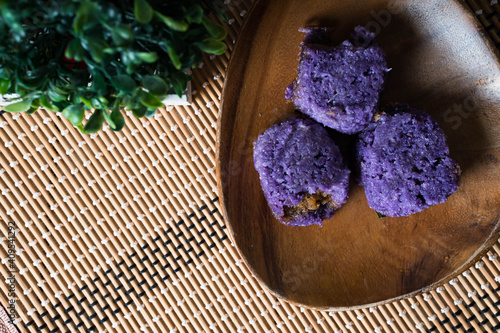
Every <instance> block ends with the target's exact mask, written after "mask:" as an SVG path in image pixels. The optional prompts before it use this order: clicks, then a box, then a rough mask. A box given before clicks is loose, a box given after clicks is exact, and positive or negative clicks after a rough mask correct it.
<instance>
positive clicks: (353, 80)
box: [285, 26, 389, 134]
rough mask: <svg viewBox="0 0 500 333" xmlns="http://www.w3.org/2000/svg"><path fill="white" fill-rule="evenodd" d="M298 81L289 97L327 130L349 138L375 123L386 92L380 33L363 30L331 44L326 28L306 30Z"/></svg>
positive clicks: (292, 87)
mask: <svg viewBox="0 0 500 333" xmlns="http://www.w3.org/2000/svg"><path fill="white" fill-rule="evenodd" d="M300 31H302V32H306V35H305V37H304V40H303V41H302V43H301V53H300V60H299V65H298V70H297V78H296V79H295V81H294V82H293V83H292V84H291V85H290V86H289V87H288V88H287V90H286V92H285V97H286V98H287V99H291V100H292V101H293V103H294V106H295V108H297V109H298V110H299V111H301V112H303V113H305V114H307V115H308V116H310V117H311V118H313V119H315V120H316V121H318V122H320V123H322V124H323V125H325V126H328V127H330V128H333V129H335V130H337V131H339V132H342V133H346V134H354V133H357V132H359V131H361V130H363V129H364V128H365V127H366V126H367V125H368V123H369V122H370V121H371V120H372V118H373V115H374V113H375V110H376V109H377V106H378V102H379V94H380V92H381V91H382V90H383V88H384V82H385V76H386V73H387V72H388V71H389V70H388V68H387V62H386V54H385V52H384V50H383V49H382V48H381V47H380V46H379V45H378V44H377V43H376V42H375V40H374V39H375V35H374V34H373V33H371V32H369V31H367V30H366V29H365V28H364V27H361V26H358V27H356V28H355V29H354V33H353V34H352V35H351V38H350V39H349V40H346V41H344V42H343V43H342V44H341V45H339V46H332V45H330V44H331V43H329V39H328V38H327V37H322V35H324V36H326V34H327V29H326V28H322V27H305V28H302V29H301V30H300Z"/></svg>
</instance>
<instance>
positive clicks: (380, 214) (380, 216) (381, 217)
mask: <svg viewBox="0 0 500 333" xmlns="http://www.w3.org/2000/svg"><path fill="white" fill-rule="evenodd" d="M376 213H377V216H378V218H379V219H383V218H384V217H387V216H385V215H384V214H382V213H379V212H376Z"/></svg>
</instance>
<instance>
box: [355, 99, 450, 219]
mask: <svg viewBox="0 0 500 333" xmlns="http://www.w3.org/2000/svg"><path fill="white" fill-rule="evenodd" d="M449 153H450V152H449V149H448V145H447V143H446V139H445V137H444V134H443V131H442V130H441V129H440V128H439V125H438V123H437V122H436V121H435V120H434V119H433V118H432V117H431V116H429V115H428V114H426V113H425V112H423V111H419V110H416V109H412V108H410V107H408V106H397V107H392V108H390V109H388V110H387V113H382V114H381V115H380V119H378V120H376V121H374V122H372V123H370V125H368V127H367V128H366V130H364V131H363V132H361V133H360V134H359V139H358V142H357V159H358V164H359V166H360V185H362V186H364V188H365V193H366V198H367V200H368V204H369V205H370V207H371V208H373V209H375V210H376V211H377V212H379V213H381V214H383V215H386V216H393V217H396V216H408V215H411V214H414V213H417V212H420V211H422V210H424V209H426V208H428V207H430V206H432V205H436V204H439V203H443V202H445V201H446V200H447V199H448V197H449V196H450V195H452V194H453V193H454V192H455V191H456V190H457V188H458V179H459V176H460V168H459V166H458V164H457V163H456V162H455V161H454V160H453V159H451V158H450V156H449Z"/></svg>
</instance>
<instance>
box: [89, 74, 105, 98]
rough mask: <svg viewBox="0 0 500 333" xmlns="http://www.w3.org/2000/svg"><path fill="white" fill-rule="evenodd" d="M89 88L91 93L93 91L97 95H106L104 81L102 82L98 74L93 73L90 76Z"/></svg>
mask: <svg viewBox="0 0 500 333" xmlns="http://www.w3.org/2000/svg"><path fill="white" fill-rule="evenodd" d="M91 88H92V91H94V92H96V93H98V94H105V93H106V81H105V80H104V76H103V75H101V74H100V73H99V72H95V73H94V74H93V75H92V85H91Z"/></svg>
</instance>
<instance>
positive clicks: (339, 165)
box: [253, 117, 350, 227]
mask: <svg viewBox="0 0 500 333" xmlns="http://www.w3.org/2000/svg"><path fill="white" fill-rule="evenodd" d="M253 157H254V165H255V169H256V170H257V172H258V173H259V177H260V183H261V185H262V190H263V191H264V195H265V197H266V200H267V203H268V204H269V207H270V208H271V211H272V213H273V215H274V216H275V217H276V219H277V220H278V221H280V222H281V223H283V224H284V225H286V226H293V227H294V226H307V225H311V224H317V225H320V226H321V225H322V221H323V220H325V219H329V218H331V217H332V216H333V214H334V212H335V210H337V209H339V208H340V206H342V205H343V204H344V203H345V202H346V200H347V194H348V190H349V175H350V171H349V169H347V167H346V165H345V164H344V160H343V158H342V155H341V153H340V150H339V148H338V147H337V145H336V144H335V142H334V141H333V139H332V138H330V136H329V135H328V132H327V131H326V129H325V128H324V127H323V126H322V125H321V124H318V123H317V122H315V121H314V120H312V119H309V118H302V117H294V118H291V119H289V120H286V121H284V122H282V123H281V124H277V125H274V126H272V127H270V128H269V129H267V130H266V131H265V132H264V133H263V134H261V135H259V137H258V138H257V140H256V141H255V142H254V153H253Z"/></svg>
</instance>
